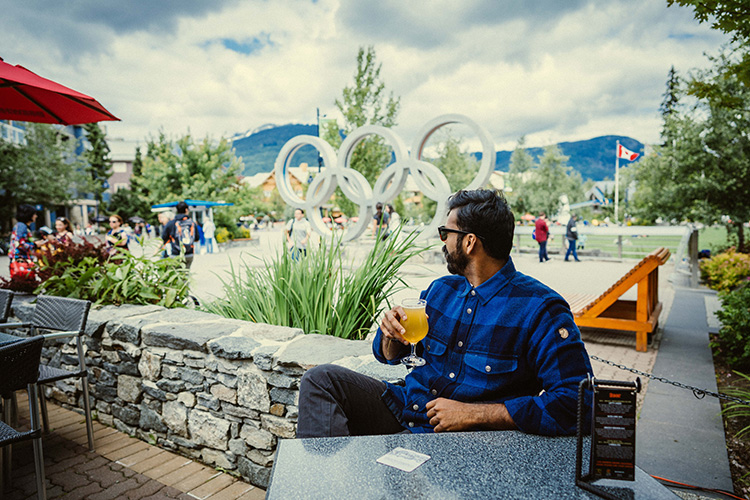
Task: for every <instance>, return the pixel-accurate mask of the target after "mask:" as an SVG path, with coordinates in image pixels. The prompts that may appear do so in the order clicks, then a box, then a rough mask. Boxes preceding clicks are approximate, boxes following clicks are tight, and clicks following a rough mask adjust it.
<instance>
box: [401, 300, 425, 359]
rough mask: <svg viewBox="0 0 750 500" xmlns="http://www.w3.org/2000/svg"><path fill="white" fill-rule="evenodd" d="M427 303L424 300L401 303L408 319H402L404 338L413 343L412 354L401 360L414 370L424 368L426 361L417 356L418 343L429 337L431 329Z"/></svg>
mask: <svg viewBox="0 0 750 500" xmlns="http://www.w3.org/2000/svg"><path fill="white" fill-rule="evenodd" d="M425 306H427V302H426V301H425V300H423V299H404V300H403V301H402V302H401V307H403V309H404V312H405V313H406V318H402V319H401V320H400V321H401V325H402V326H403V327H404V330H406V331H405V332H404V334H403V335H404V338H405V339H406V340H408V341H409V343H411V354H410V355H409V356H407V357H405V358H404V359H402V360H401V363H403V364H405V365H406V366H409V367H411V368H414V367H416V366H424V364H425V363H426V361H425V360H424V359H423V358H420V357H419V356H417V352H416V348H417V343H419V341H420V340H422V339H423V338H425V337H426V336H427V330H428V328H429V326H428V324H427V313H426V312H425Z"/></svg>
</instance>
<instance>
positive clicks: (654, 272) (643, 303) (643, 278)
mask: <svg viewBox="0 0 750 500" xmlns="http://www.w3.org/2000/svg"><path fill="white" fill-rule="evenodd" d="M669 256H670V252H669V250H668V249H667V248H664V247H659V248H657V249H656V250H654V251H653V252H651V253H650V254H648V255H647V256H646V257H644V258H643V259H642V260H641V261H640V262H638V263H637V264H636V265H635V266H634V267H633V268H632V269H631V270H630V271H628V272H627V273H626V274H625V275H624V276H623V277H622V278H620V279H619V280H618V281H617V282H616V283H615V284H614V285H612V286H611V287H609V289H608V290H607V291H605V292H604V293H602V294H601V295H586V294H567V293H563V294H562V295H563V298H564V299H565V300H567V301H568V304H570V310H571V311H572V312H573V317H574V319H575V322H576V325H578V326H579V327H581V328H583V327H588V328H601V329H605V330H624V331H632V332H635V349H636V351H641V352H646V350H647V348H648V342H649V336H650V335H651V334H652V333H653V332H654V331H655V330H656V327H657V325H658V322H659V315H660V314H661V310H662V303H661V302H659V266H661V265H663V264H666V263H667V261H668V260H669ZM634 286H637V288H638V292H637V293H638V294H637V300H623V299H621V298H620V297H621V296H622V295H623V294H624V293H625V292H627V291H628V290H630V289H631V288H633V287H634Z"/></svg>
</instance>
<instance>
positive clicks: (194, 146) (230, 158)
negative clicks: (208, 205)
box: [131, 132, 241, 205]
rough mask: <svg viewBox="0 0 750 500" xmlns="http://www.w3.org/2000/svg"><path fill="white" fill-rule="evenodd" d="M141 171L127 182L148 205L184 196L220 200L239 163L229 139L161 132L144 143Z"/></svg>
mask: <svg viewBox="0 0 750 500" xmlns="http://www.w3.org/2000/svg"><path fill="white" fill-rule="evenodd" d="M142 163H143V165H142V171H141V173H140V175H135V172H134V176H133V179H132V181H131V182H133V183H134V185H135V186H136V187H137V189H138V190H139V191H140V192H139V193H138V194H139V195H140V196H142V197H143V198H144V199H145V201H146V202H147V203H148V204H149V205H155V204H158V203H166V202H170V201H179V200H184V199H188V198H191V199H200V200H213V201H216V200H221V199H224V198H225V197H226V196H228V195H229V194H230V193H231V191H232V190H233V189H234V188H235V187H236V185H237V174H238V173H239V171H240V167H241V163H240V161H239V160H238V159H237V157H236V156H235V155H234V151H233V150H232V149H231V146H230V144H229V142H228V141H227V140H226V139H223V138H222V139H221V140H220V141H219V142H218V143H213V142H212V141H211V140H209V139H208V138H205V139H203V140H202V141H201V142H196V141H195V140H194V139H193V138H192V137H191V136H190V134H188V135H185V136H184V137H181V138H180V139H177V140H176V141H175V140H172V139H170V138H168V137H167V136H166V135H165V134H164V133H163V132H162V133H160V134H159V137H158V138H157V139H150V140H149V141H148V142H147V151H146V155H145V157H144V158H143V159H142Z"/></svg>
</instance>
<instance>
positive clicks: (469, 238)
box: [461, 234, 479, 255]
mask: <svg viewBox="0 0 750 500" xmlns="http://www.w3.org/2000/svg"><path fill="white" fill-rule="evenodd" d="M461 244H462V245H463V246H464V252H465V253H466V254H468V255H471V253H472V252H476V251H477V244H479V238H477V235H475V234H467V235H465V236H464V239H463V241H462V242H461Z"/></svg>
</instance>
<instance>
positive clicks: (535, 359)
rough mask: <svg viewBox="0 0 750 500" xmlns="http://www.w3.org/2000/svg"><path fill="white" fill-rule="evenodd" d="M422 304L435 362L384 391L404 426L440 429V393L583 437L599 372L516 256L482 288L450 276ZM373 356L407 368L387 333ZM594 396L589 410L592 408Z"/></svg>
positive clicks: (526, 425) (568, 321)
mask: <svg viewBox="0 0 750 500" xmlns="http://www.w3.org/2000/svg"><path fill="white" fill-rule="evenodd" d="M421 298H423V299H426V300H427V314H428V316H429V324H430V331H429V333H428V335H427V337H426V338H425V339H424V340H423V341H422V342H420V344H419V345H418V346H417V349H418V353H420V355H421V356H422V357H424V358H425V360H426V361H427V364H426V365H425V366H422V367H419V368H415V369H414V370H412V371H411V373H409V375H407V376H406V380H405V386H403V387H402V386H397V385H393V384H390V383H389V384H388V388H387V389H386V392H385V393H384V394H383V399H384V401H385V402H386V404H387V405H388V406H389V407H390V409H391V410H392V411H393V413H394V415H396V416H399V417H400V420H401V422H402V425H404V427H406V428H407V429H409V430H411V431H412V432H432V429H433V426H431V425H430V423H429V419H428V418H427V414H426V411H425V405H426V404H427V402H428V401H430V400H433V399H436V398H439V397H442V398H447V399H452V400H456V401H463V402H477V403H479V402H481V403H503V404H505V406H506V408H507V409H508V412H509V413H510V416H511V417H512V418H513V421H514V422H515V424H516V426H517V427H518V428H519V429H520V430H521V431H524V432H529V433H534V434H545V435H564V434H574V433H575V430H576V408H577V400H578V384H579V382H580V381H581V380H582V379H584V378H586V376H587V375H588V374H590V373H592V371H591V364H590V363H589V358H588V354H587V353H586V349H585V347H584V345H583V342H582V341H581V334H580V332H579V331H578V327H576V325H575V323H574V322H573V315H572V314H571V312H570V307H569V306H568V304H567V303H566V302H565V300H563V298H562V297H561V296H560V295H559V294H557V293H556V292H555V291H553V290H552V289H550V288H549V287H547V286H545V285H543V284H542V283H540V282H539V281H537V280H535V279H534V278H531V277H529V276H526V275H524V274H522V273H520V272H518V271H516V268H515V266H514V265H513V261H512V260H511V259H510V258H509V259H508V262H507V263H506V264H505V266H503V268H502V269H501V270H500V271H498V272H497V273H496V274H495V275H494V276H493V277H492V278H490V279H489V280H487V281H486V282H484V283H482V284H481V285H480V286H478V287H476V288H473V287H472V286H471V285H470V284H469V282H468V280H467V279H466V278H464V277H462V276H445V277H443V278H440V279H438V280H435V281H433V282H432V283H431V284H430V286H429V288H428V289H427V290H425V291H423V292H422V293H421ZM373 352H374V354H375V357H376V358H377V359H378V360H379V361H380V362H382V363H390V364H396V363H399V362H400V360H399V359H395V360H391V361H388V360H386V359H385V357H384V356H383V351H382V332H381V331H380V330H379V329H378V333H377V335H376V337H375V339H374V341H373ZM589 398H590V394H588V395H587V398H586V399H587V404H586V406H585V408H590V407H591V404H590V399H589ZM586 413H587V417H590V415H588V413H590V412H586ZM587 420H588V418H587ZM585 425H587V426H588V425H590V424H588V423H586V424H585ZM584 429H588V427H584Z"/></svg>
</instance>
